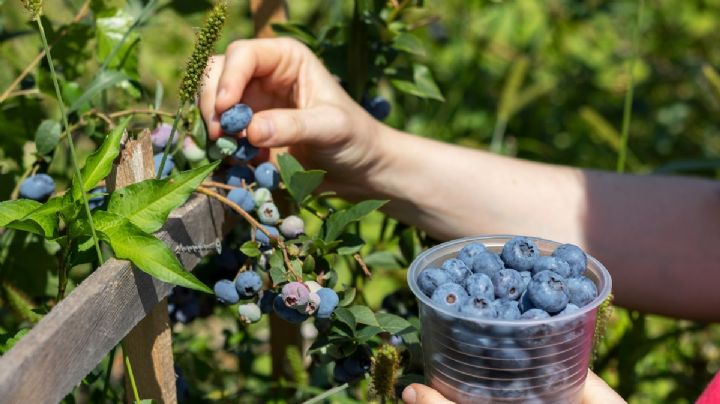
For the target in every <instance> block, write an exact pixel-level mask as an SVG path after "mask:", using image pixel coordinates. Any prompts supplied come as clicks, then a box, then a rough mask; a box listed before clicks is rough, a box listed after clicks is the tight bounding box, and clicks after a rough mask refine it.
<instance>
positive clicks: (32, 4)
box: [22, 0, 42, 20]
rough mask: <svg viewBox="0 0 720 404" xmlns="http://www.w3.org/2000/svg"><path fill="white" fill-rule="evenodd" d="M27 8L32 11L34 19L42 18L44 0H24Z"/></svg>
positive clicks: (23, 2)
mask: <svg viewBox="0 0 720 404" xmlns="http://www.w3.org/2000/svg"><path fill="white" fill-rule="evenodd" d="M22 4H23V6H25V9H27V11H29V12H30V15H31V16H32V19H33V20H37V19H38V18H40V12H41V11H42V0H22Z"/></svg>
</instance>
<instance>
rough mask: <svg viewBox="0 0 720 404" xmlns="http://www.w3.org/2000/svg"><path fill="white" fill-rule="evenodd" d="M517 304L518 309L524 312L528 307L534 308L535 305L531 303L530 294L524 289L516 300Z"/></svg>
mask: <svg viewBox="0 0 720 404" xmlns="http://www.w3.org/2000/svg"><path fill="white" fill-rule="evenodd" d="M518 304H519V307H520V311H521V312H523V313H525V312H526V311H528V310H530V309H536V308H537V307H535V305H534V304H533V302H532V300H530V294H529V293H528V291H527V290H526V291H525V292H523V294H522V295H520V299H519V300H518Z"/></svg>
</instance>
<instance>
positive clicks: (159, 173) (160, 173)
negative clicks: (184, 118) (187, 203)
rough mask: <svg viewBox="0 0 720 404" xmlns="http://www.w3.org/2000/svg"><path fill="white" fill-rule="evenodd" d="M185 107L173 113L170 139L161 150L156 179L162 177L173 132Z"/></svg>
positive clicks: (181, 106) (182, 105) (173, 135)
mask: <svg viewBox="0 0 720 404" xmlns="http://www.w3.org/2000/svg"><path fill="white" fill-rule="evenodd" d="M184 106H185V103H182V104H181V105H180V106H179V107H178V109H177V112H176V113H175V119H174V120H173V125H172V129H170V137H169V138H168V141H167V144H166V145H165V150H163V156H162V160H160V167H157V175H156V176H155V178H156V179H158V180H159V179H160V177H161V176H162V171H163V168H165V160H167V156H168V153H170V147H172V142H173V138H174V137H175V130H176V129H177V125H178V123H179V122H180V111H182V109H183V107H184Z"/></svg>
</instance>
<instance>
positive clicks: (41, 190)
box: [20, 174, 55, 202]
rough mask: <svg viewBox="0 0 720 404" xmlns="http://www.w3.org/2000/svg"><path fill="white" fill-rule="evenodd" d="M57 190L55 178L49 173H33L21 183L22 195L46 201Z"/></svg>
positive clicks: (26, 197)
mask: <svg viewBox="0 0 720 404" xmlns="http://www.w3.org/2000/svg"><path fill="white" fill-rule="evenodd" d="M54 192H55V180H53V179H52V177H51V176H49V175H47V174H35V175H31V176H29V177H27V178H25V180H24V181H23V182H22V183H21V184H20V197H21V198H25V199H32V200H35V201H40V202H43V201H46V200H47V199H48V198H50V195H52V194H53V193H54Z"/></svg>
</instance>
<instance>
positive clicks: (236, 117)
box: [220, 104, 253, 135]
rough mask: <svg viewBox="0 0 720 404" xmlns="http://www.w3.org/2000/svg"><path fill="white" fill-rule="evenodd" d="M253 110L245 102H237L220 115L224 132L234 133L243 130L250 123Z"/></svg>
mask: <svg viewBox="0 0 720 404" xmlns="http://www.w3.org/2000/svg"><path fill="white" fill-rule="evenodd" d="M252 115H253V111H252V109H251V108H250V107H249V106H247V105H245V104H235V105H233V106H232V107H230V109H228V110H226V111H225V112H223V113H222V115H220V127H221V128H222V130H223V132H225V133H227V134H229V135H234V134H236V133H240V132H242V131H243V130H244V129H245V128H247V126H248V125H249V124H250V120H251V119H252Z"/></svg>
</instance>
